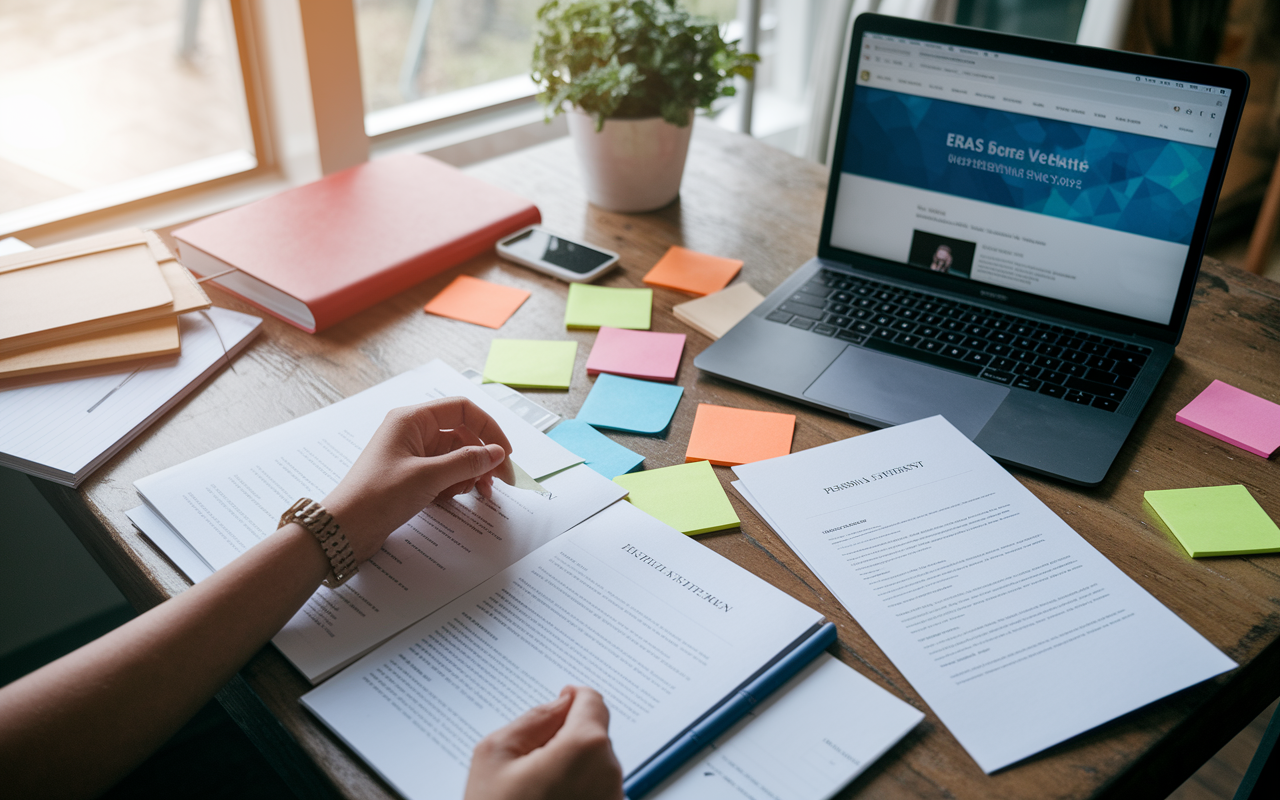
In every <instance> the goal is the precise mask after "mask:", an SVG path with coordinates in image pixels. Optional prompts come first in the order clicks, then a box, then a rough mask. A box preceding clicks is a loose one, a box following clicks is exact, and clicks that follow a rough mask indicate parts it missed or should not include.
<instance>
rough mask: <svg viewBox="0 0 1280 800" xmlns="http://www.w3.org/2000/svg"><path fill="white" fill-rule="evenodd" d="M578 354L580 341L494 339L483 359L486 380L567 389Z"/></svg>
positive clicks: (528, 387) (535, 387) (532, 386)
mask: <svg viewBox="0 0 1280 800" xmlns="http://www.w3.org/2000/svg"><path fill="white" fill-rule="evenodd" d="M577 354H578V343H577V342H546V341H538V340H531V339H494V340H493V343H492V344H490V345H489V358H488V359H486V360H485V362H484V382H485V383H505V384H506V385H508V386H519V387H521V388H525V389H568V388H569V381H570V379H571V378H572V377H573V360H574V358H575V357H576V356H577Z"/></svg>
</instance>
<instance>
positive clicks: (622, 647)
mask: <svg viewBox="0 0 1280 800" xmlns="http://www.w3.org/2000/svg"><path fill="white" fill-rule="evenodd" d="M821 619H822V617H821V615H820V614H818V612H816V611H814V610H813V609H811V608H808V607H807V606H805V605H803V604H801V603H800V602H798V601H797V600H795V599H793V598H792V597H790V596H789V595H787V594H785V593H784V592H782V591H781V590H779V589H777V588H775V587H773V586H771V585H769V584H768V583H766V582H765V581H763V580H761V579H760V578H757V577H756V576H754V575H752V574H751V573H750V572H747V571H746V570H744V569H742V568H741V567H739V566H737V565H736V564H734V563H733V562H731V561H729V560H728V559H725V558H723V557H721V556H720V555H718V554H716V553H715V552H713V551H711V550H709V549H707V548H706V547H703V546H702V545H700V544H698V543H697V542H694V541H691V540H690V539H689V538H688V537H686V536H684V535H683V534H681V533H679V532H677V531H675V530H673V529H672V528H669V527H667V526H666V525H664V524H663V523H661V522H658V521H657V520H656V519H654V518H653V517H650V516H649V515H648V514H645V513H644V512H643V511H640V510H639V509H637V508H635V507H634V506H632V505H631V504H630V503H615V504H614V505H612V506H610V507H609V508H607V509H605V510H604V511H602V512H601V513H599V514H597V515H596V516H594V517H592V518H591V519H589V520H587V521H586V522H584V523H583V524H581V525H579V526H577V527H576V528H574V529H573V530H571V531H569V532H568V533H566V534H564V535H563V536H560V537H558V538H556V539H553V540H552V541H551V542H549V543H548V544H546V545H544V546H542V547H541V548H539V549H538V550H536V551H535V552H533V553H532V554H530V555H528V556H526V557H525V558H524V559H522V560H521V561H519V562H517V563H516V564H514V565H512V566H511V567H509V568H507V569H506V570H504V571H503V572H501V573H499V574H497V575H495V576H494V577H492V578H490V579H489V580H488V581H486V582H485V583H483V584H482V585H480V586H478V587H476V588H475V589H473V590H471V591H469V592H467V593H466V594H465V595H463V596H462V597H459V598H458V599H456V600H454V601H453V602H452V603H450V604H449V605H447V606H445V607H444V608H442V609H440V610H439V611H437V612H435V613H434V614H432V615H431V616H429V617H427V618H426V619H424V620H422V621H420V622H418V623H417V624H415V625H414V626H413V627H411V628H409V629H407V630H406V631H404V632H403V633H401V634H399V635H397V636H396V637H395V638H394V639H392V640H390V641H388V642H387V643H386V644H384V645H382V646H381V647H379V648H378V649H376V650H374V651H373V652H372V653H370V654H369V655H367V656H365V657H364V658H363V659H361V660H360V661H358V662H356V663H355V664H353V665H351V666H350V667H348V668H347V669H345V670H343V671H342V672H340V673H339V674H337V675H335V676H334V677H333V678H330V679H329V680H328V681H326V682H325V683H324V684H322V685H321V686H320V687H319V688H318V689H315V690H313V691H311V692H310V693H308V694H306V695H303V697H302V702H303V704H304V705H305V706H307V708H309V709H311V710H312V711H313V712H314V713H315V714H316V715H317V716H318V717H320V719H322V720H323V721H324V722H325V724H326V725H328V726H329V727H330V728H331V729H332V730H333V731H334V733H336V734H337V735H338V736H339V737H341V738H342V739H343V740H344V741H345V742H346V743H347V744H349V745H350V746H351V747H352V748H353V749H354V750H355V751H356V752H357V753H359V754H360V756H361V757H362V758H364V760H365V761H367V762H368V763H369V764H370V765H371V766H372V767H373V768H374V769H375V770H377V771H378V773H379V774H381V775H382V776H383V777H384V778H386V780H387V781H388V782H389V783H390V784H391V785H392V786H394V787H395V788H396V790H397V791H399V792H400V793H401V794H403V795H404V796H405V797H407V798H409V799H410V800H427V798H437V797H461V796H462V792H463V788H464V786H465V784H466V778H467V769H468V766H469V765H470V761H471V751H472V749H473V748H474V747H475V745H476V743H477V742H478V741H479V740H480V739H481V737H483V736H484V735H486V734H487V733H489V732H490V731H493V730H495V729H497V728H499V727H501V726H502V725H504V724H506V723H507V722H509V721H511V720H512V719H514V718H515V717H517V716H518V715H520V714H522V713H524V711H525V710H527V709H528V708H530V707H531V706H534V705H537V704H539V703H545V702H547V701H549V700H551V699H552V698H554V697H555V696H556V694H558V693H559V691H560V689H561V687H563V686H565V685H566V684H570V683H574V684H584V685H587V686H591V687H594V688H595V689H597V690H598V691H599V692H600V693H601V694H603V695H604V699H605V702H606V703H607V704H608V706H609V713H610V721H609V734H610V738H611V739H612V740H613V747H614V752H615V753H616V754H617V756H618V760H619V761H620V762H621V764H622V769H623V771H624V773H630V772H631V771H633V770H634V769H635V768H636V767H637V766H639V765H640V764H641V763H643V762H644V761H645V760H646V759H648V758H649V757H650V756H651V755H653V754H654V753H655V752H657V751H658V750H659V749H661V748H662V747H663V746H664V745H665V744H666V743H667V742H669V741H671V740H672V739H673V738H674V737H675V736H676V735H678V734H679V733H680V732H682V731H683V730H684V729H685V728H687V727H688V726H689V725H690V724H692V723H693V722H694V721H695V720H696V719H697V718H698V717H700V716H701V715H702V714H703V713H704V712H706V711H707V710H709V709H711V708H712V707H713V706H715V705H716V704H717V703H718V702H720V700H722V699H723V698H725V697H726V696H728V695H729V694H730V693H731V692H732V691H734V690H735V689H737V688H738V687H739V686H740V685H741V684H742V683H743V682H744V681H745V680H747V679H748V678H749V677H751V676H752V675H753V674H754V673H756V672H757V671H758V670H759V669H760V668H761V667H763V666H764V665H765V664H767V663H768V662H769V661H770V660H771V659H772V658H774V657H775V656H776V655H778V654H779V653H781V652H782V651H784V650H785V649H787V648H788V647H789V646H790V645H792V644H793V643H795V642H796V641H797V640H799V639H800V638H801V637H802V636H805V635H806V634H808V633H810V632H812V630H814V628H815V626H816V625H818V623H819V622H820V621H821Z"/></svg>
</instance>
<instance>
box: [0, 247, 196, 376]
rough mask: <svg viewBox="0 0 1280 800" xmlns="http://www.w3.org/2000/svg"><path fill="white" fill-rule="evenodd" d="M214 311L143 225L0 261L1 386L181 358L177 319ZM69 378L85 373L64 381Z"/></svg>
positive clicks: (192, 282) (8, 257) (17, 253)
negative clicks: (143, 361) (168, 357)
mask: <svg viewBox="0 0 1280 800" xmlns="http://www.w3.org/2000/svg"><path fill="white" fill-rule="evenodd" d="M209 306H210V303H209V298H208V297H207V296H206V295H205V293H204V290H203V289H201V288H200V286H199V284H197V283H196V282H195V280H194V279H193V278H192V277H191V274H190V273H188V272H187V271H186V270H185V269H184V268H183V267H182V266H181V265H179V264H178V262H177V261H175V260H174V258H173V255H172V254H171V253H170V252H169V251H168V249H167V248H166V247H165V246H164V244H163V243H162V242H161V241H160V239H159V238H158V237H157V236H156V235H155V234H154V233H149V232H145V231H141V230H138V229H136V228H131V229H125V230H120V231H112V232H110V233H104V234H98V235H95V236H89V237H85V238H83V239H76V240H74V241H70V242H63V243H61V244H57V245H52V246H49V247H42V248H38V249H34V250H32V249H28V250H26V251H24V252H12V253H9V254H8V255H2V256H0V387H3V388H12V387H13V386H15V385H16V384H15V381H16V380H17V379H20V378H29V377H30V376H32V375H41V374H46V373H51V372H55V371H62V372H64V373H65V372H66V371H69V370H85V369H86V368H98V367H102V366H104V365H108V364H116V363H120V362H124V361H137V360H140V359H147V358H155V357H157V356H165V355H174V354H176V353H177V352H178V351H179V349H180V346H181V340H180V335H179V325H178V315H179V314H183V313H186V312H189V311H196V310H201V309H206V308H208V307H209ZM68 377H83V373H77V374H74V375H67V374H60V375H58V376H57V379H59V380H62V379H66V378H68ZM28 382H29V381H28Z"/></svg>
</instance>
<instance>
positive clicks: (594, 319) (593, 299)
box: [564, 283, 653, 331]
mask: <svg viewBox="0 0 1280 800" xmlns="http://www.w3.org/2000/svg"><path fill="white" fill-rule="evenodd" d="M652 311H653V290H652V289H615V288H613V287H610V286H592V285H591V284H589V283H571V284H569V301H568V303H567V305H566V306H565V309H564V326H565V327H566V328H591V329H595V328H599V327H600V326H601V325H607V326H609V327H610V328H627V329H629V330H635V331H647V330H649V318H650V315H651V312H652Z"/></svg>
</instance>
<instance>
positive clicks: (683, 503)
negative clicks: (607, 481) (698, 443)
mask: <svg viewBox="0 0 1280 800" xmlns="http://www.w3.org/2000/svg"><path fill="white" fill-rule="evenodd" d="M613 482H614V483H616V484H618V485H619V486H621V487H622V488H624V489H626V490H628V491H630V492H631V494H630V495H628V496H627V499H628V500H630V501H631V503H632V505H634V506H635V507H636V508H638V509H640V510H641V511H644V512H645V513H647V514H649V515H650V516H652V517H656V518H658V519H659V520H660V521H662V522H665V523H667V524H668V525H670V526H671V527H673V528H675V529H676V530H678V531H680V532H681V533H687V534H689V535H690V536H694V535H696V534H699V533H710V532H711V531H722V530H724V529H726V528H736V527H738V526H739V525H741V524H742V523H741V522H740V521H739V520H738V515H737V514H735V513H733V506H732V505H730V503H729V498H728V496H727V495H726V494H725V493H724V489H722V488H720V481H719V479H717V478H716V472H715V470H714V469H712V467H711V463H710V462H708V461H694V462H692V463H689V464H677V465H676V466H674V467H663V468H662V469H651V470H648V471H647V472H631V473H628V474H626V475H619V476H618V477H616V478H614V479H613Z"/></svg>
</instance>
